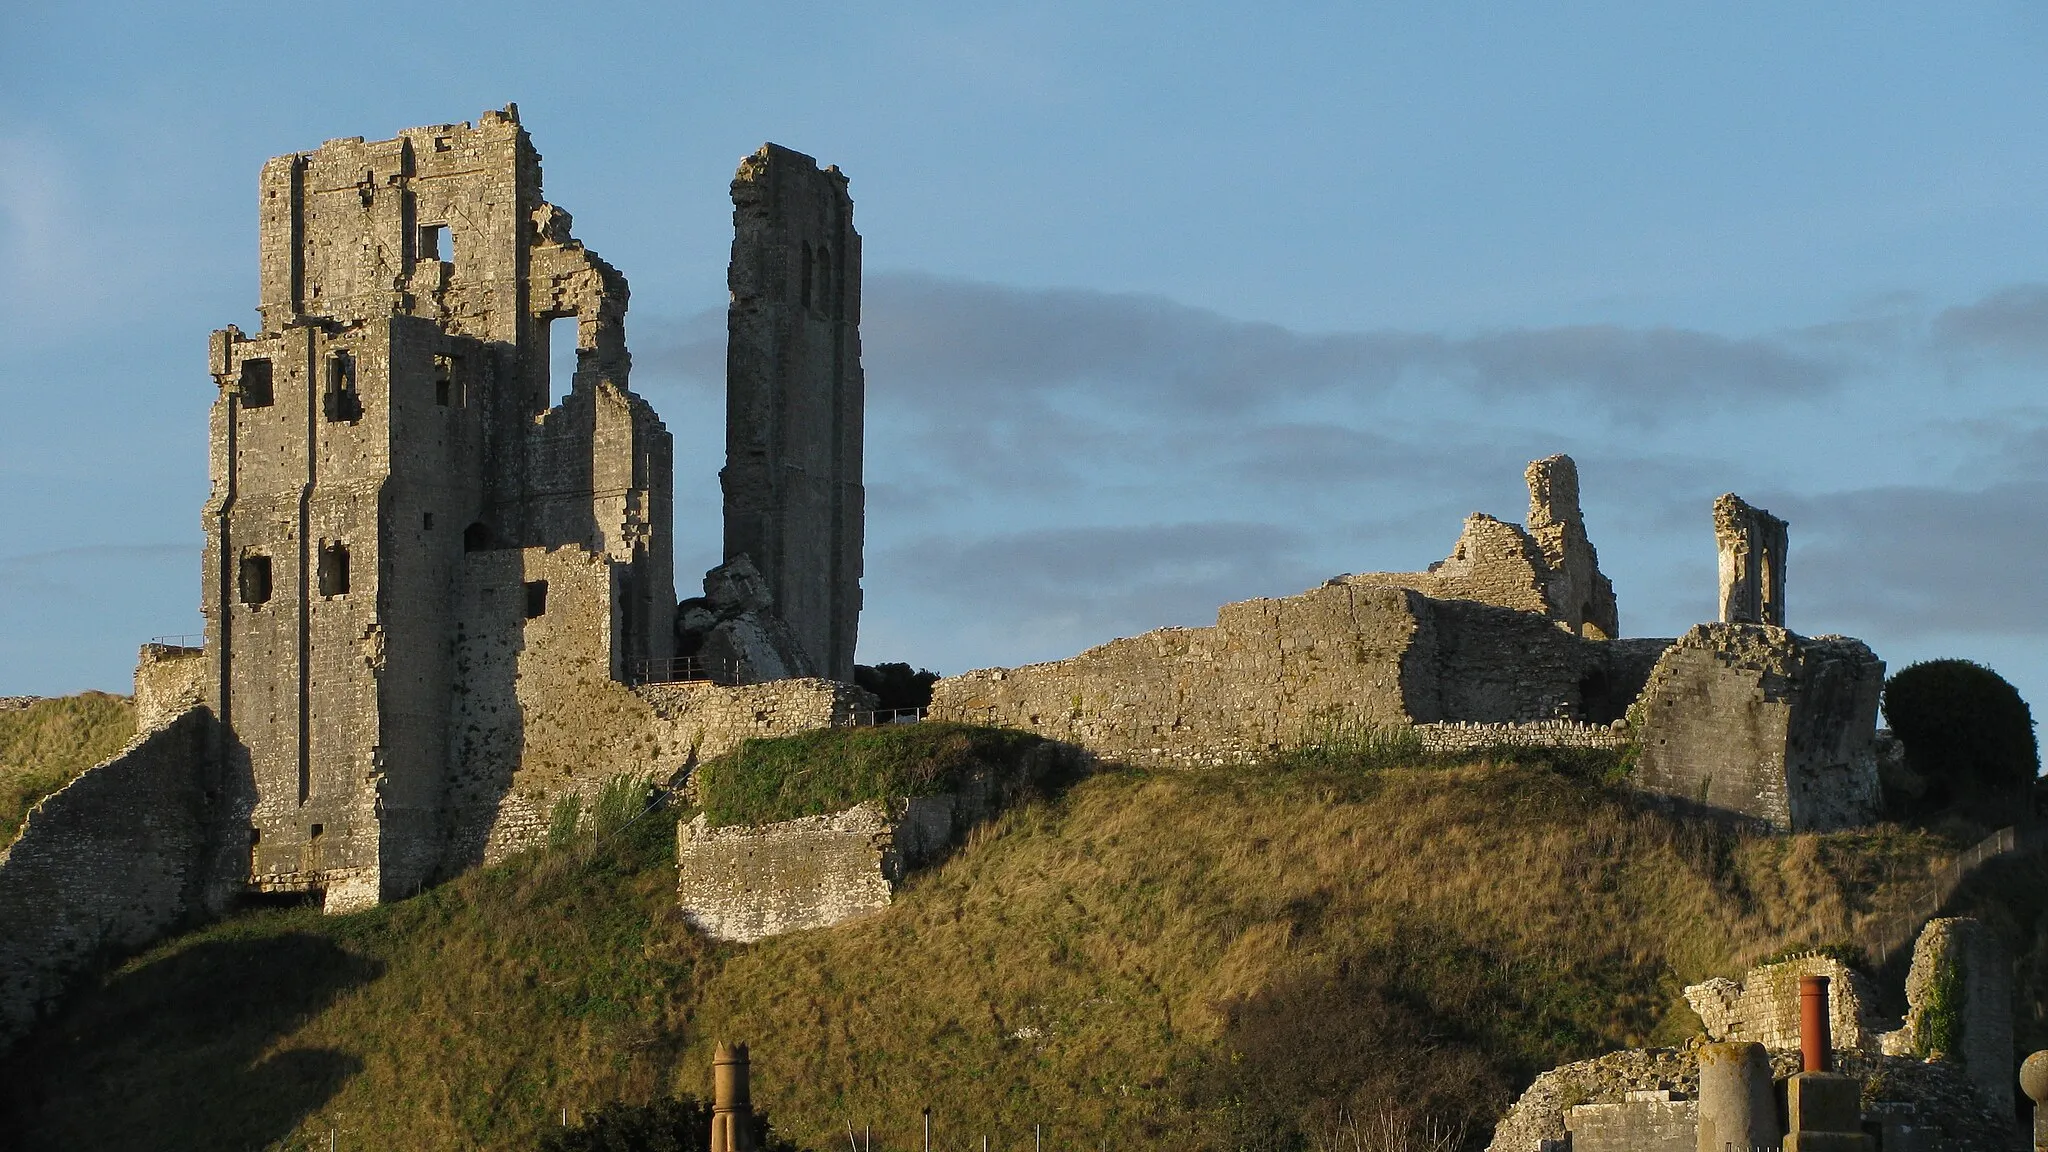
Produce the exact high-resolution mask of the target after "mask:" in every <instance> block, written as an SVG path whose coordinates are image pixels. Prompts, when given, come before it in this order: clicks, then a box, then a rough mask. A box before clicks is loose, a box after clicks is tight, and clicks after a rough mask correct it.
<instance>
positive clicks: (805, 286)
mask: <svg viewBox="0 0 2048 1152" xmlns="http://www.w3.org/2000/svg"><path fill="white" fill-rule="evenodd" d="M814 259H815V257H813V256H812V255H811V245H810V243H809V242H808V241H806V242H805V243H804V247H803V283H802V287H801V288H800V289H799V290H798V293H797V295H798V298H799V299H801V300H802V301H803V305H804V307H806V308H809V307H810V306H811V275H812V271H813V270H812V267H811V264H812V261H813V260H814Z"/></svg>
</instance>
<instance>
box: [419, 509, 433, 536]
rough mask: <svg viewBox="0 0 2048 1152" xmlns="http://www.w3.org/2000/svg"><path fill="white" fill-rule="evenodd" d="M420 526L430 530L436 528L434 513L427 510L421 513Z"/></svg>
mask: <svg viewBox="0 0 2048 1152" xmlns="http://www.w3.org/2000/svg"><path fill="white" fill-rule="evenodd" d="M420 528H421V529H423V530H425V531H428V532H432V531H433V530H434V514H433V513H432V512H425V513H422V514H421V515H420Z"/></svg>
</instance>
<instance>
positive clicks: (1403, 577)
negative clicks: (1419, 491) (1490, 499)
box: [1343, 455, 1621, 640]
mask: <svg viewBox="0 0 2048 1152" xmlns="http://www.w3.org/2000/svg"><path fill="white" fill-rule="evenodd" d="M1523 475H1524V479H1526V480H1527V481H1528V484H1529V525H1528V527H1527V528H1526V529H1525V528H1524V527H1523V526H1522V525H1519V524H1511V523H1509V522H1507V521H1505V520H1499V519H1496V518H1494V517H1492V516H1488V515H1486V514H1485V513H1482V512H1474V513H1473V514H1472V515H1470V516H1467V517H1466V518H1465V528H1464V531H1463V532H1462V533H1461V534H1460V535H1459V537H1458V542H1457V543H1456V544H1455V545H1453V546H1452V548H1451V554H1450V555H1449V556H1448V557H1446V558H1445V559H1443V560H1439V561H1437V562H1436V563H1435V564H1432V565H1430V566H1429V570H1428V571H1426V572H1371V573H1365V574H1362V575H1353V576H1346V577H1343V579H1344V581H1345V582H1347V583H1353V584H1376V585H1390V586H1393V587H1399V588H1413V589H1415V590H1416V591H1418V592H1422V593H1424V594H1426V595H1428V596H1431V597H1434V598H1436V599H1438V600H1476V601H1478V602H1480V603H1482V604H1492V605H1495V606H1497V607H1501V608H1513V609H1516V610H1518V611H1522V612H1534V613H1538V614H1540V615H1543V616H1545V617H1548V618H1549V619H1550V620H1552V621H1554V622H1555V623H1556V624H1557V625H1558V627H1560V628H1563V629H1564V630H1565V631H1567V632H1570V633H1572V634H1573V635H1575V636H1585V637H1588V638H1590V639H1595V640H1611V639H1613V638H1615V637H1617V636H1619V635H1621V622H1620V618H1619V613H1618V612H1617V610H1616V607H1615V601H1614V586H1613V585H1612V584H1611V583H1609V581H1608V579H1607V577H1606V576H1605V575H1603V574H1602V573H1601V572H1600V559H1599V555H1598V553H1596V552H1595V551H1594V549H1593V544H1592V541H1591V540H1590V539H1588V538H1587V536H1586V522H1585V517H1584V515H1583V514H1582V513H1581V512H1580V510H1579V469H1578V465H1577V464H1575V463H1573V461H1572V458H1571V457H1569V456H1563V455H1558V456H1548V457H1545V458H1544V459H1541V460H1537V461H1535V462H1533V463H1531V464H1530V465H1529V467H1528V470H1527V471H1526V472H1525V473H1524V474H1523Z"/></svg>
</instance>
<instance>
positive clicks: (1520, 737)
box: [1415, 720, 1635, 753]
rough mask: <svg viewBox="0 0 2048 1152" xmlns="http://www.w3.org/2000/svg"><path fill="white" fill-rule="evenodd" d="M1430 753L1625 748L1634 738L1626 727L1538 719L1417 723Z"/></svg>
mask: <svg viewBox="0 0 2048 1152" xmlns="http://www.w3.org/2000/svg"><path fill="white" fill-rule="evenodd" d="M1415 731H1416V733H1417V734H1418V735H1420V736H1421V737H1422V747H1423V748H1424V749H1425V750H1427V751H1430V752H1437V753H1447V752H1478V751H1483V750H1485V749H1487V748H1608V749H1620V748H1626V747H1628V745H1629V742H1630V741H1631V740H1633V739H1634V738H1635V736H1634V734H1633V733H1631V732H1630V731H1629V729H1628V725H1626V724H1624V723H1622V722H1621V721H1618V720H1617V721H1615V722H1614V723H1612V724H1580V723H1576V722H1574V721H1571V720H1538V721H1535V722H1534V723H1529V724H1463V723H1452V724H1417V725H1416V726H1415Z"/></svg>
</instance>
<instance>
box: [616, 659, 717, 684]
mask: <svg viewBox="0 0 2048 1152" xmlns="http://www.w3.org/2000/svg"><path fill="white" fill-rule="evenodd" d="M626 682H627V683H629V684H688V683H706V682H708V683H712V684H736V683H738V682H739V678H738V677H737V676H735V675H734V674H733V667H732V661H730V660H720V659H712V658H709V657H705V656H665V657H661V658H659V659H648V660H628V661H627V662H626Z"/></svg>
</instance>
